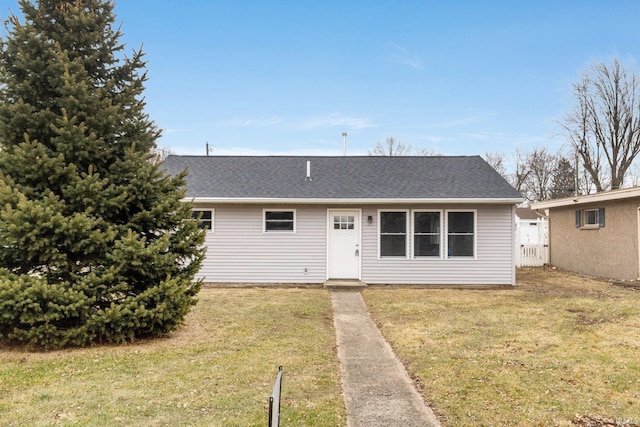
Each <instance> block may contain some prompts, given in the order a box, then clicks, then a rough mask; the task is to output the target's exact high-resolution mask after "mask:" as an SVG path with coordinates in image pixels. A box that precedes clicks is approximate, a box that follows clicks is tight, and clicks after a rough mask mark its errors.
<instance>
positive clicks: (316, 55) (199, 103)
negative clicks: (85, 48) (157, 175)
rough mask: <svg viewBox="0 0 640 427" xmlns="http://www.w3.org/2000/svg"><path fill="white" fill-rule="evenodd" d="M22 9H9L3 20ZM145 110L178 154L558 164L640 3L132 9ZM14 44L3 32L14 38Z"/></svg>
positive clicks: (130, 35) (122, 16) (119, 7)
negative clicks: (547, 155)
mask: <svg viewBox="0 0 640 427" xmlns="http://www.w3.org/2000/svg"><path fill="white" fill-rule="evenodd" d="M9 10H13V11H14V12H15V11H18V8H17V6H16V2H15V1H9V0H0V12H1V14H2V18H3V19H4V18H6V17H7V15H8V13H9ZM116 13H117V15H118V22H120V23H122V29H123V31H124V33H125V37H124V39H123V41H124V42H125V43H126V44H127V48H128V49H133V48H137V47H139V46H140V45H141V44H142V45H143V49H144V51H145V52H146V53H147V57H146V58H147V60H148V69H149V73H148V76H149V81H148V84H147V91H146V93H145V95H146V100H147V103H148V107H147V111H148V113H149V114H150V116H151V118H152V119H153V120H154V121H155V122H156V123H157V124H158V126H159V127H160V128H162V129H163V132H164V133H163V136H162V138H161V140H160V141H159V145H161V146H167V147H169V148H171V150H173V151H174V152H176V153H178V154H204V152H205V144H206V143H207V142H208V143H209V145H210V146H211V147H212V148H213V154H219V155H222V154H300V155H314V154H317V155H324V154H326V155H340V154H341V153H342V132H347V133H348V137H347V141H348V144H347V145H348V147H347V152H348V154H351V155H356V154H367V151H368V150H369V149H371V148H372V147H373V146H374V145H375V144H376V142H378V141H380V142H382V141H384V140H385V139H386V137H388V136H393V137H395V138H396V139H397V140H400V141H402V142H404V143H406V144H411V145H412V146H414V147H419V148H425V149H427V150H433V151H435V152H438V153H442V154H448V155H449V154H450V155H471V154H484V153H485V152H486V151H490V152H496V151H497V152H504V153H506V154H507V155H510V154H511V153H513V152H515V150H516V148H518V149H520V150H523V151H530V150H531V149H533V148H534V147H541V146H545V147H548V148H549V149H550V150H551V151H552V152H555V151H556V150H558V149H559V148H560V147H561V146H562V145H563V143H564V140H565V139H564V136H563V134H562V130H561V128H560V126H559V125H558V124H557V121H558V120H560V119H561V118H562V116H563V114H564V113H565V112H566V111H567V110H568V109H569V106H570V102H571V98H570V90H571V83H572V82H573V81H577V79H578V78H579V76H580V75H581V73H582V71H583V70H584V69H585V67H587V66H588V65H589V64H590V63H592V62H593V61H601V60H608V59H610V58H611V57H612V56H613V55H618V56H619V57H620V58H621V59H622V60H623V61H625V62H628V61H633V60H634V59H637V58H640V52H639V51H640V33H638V30H637V28H638V19H639V18H640V2H638V1H635V0H628V1H616V0H613V1H606V2H605V1H595V0H593V1H591V0H583V1H558V0H556V1H531V0H527V1H444V0H442V1H426V0H425V1H386V2H379V1H344V0H343V1H332V0H327V1H317V0H316V1H293V0H291V1H269V2H267V1H205V0H198V1H196V0H182V1H179V2H178V1H169V0H120V1H117V2H116ZM2 34H3V35H4V34H5V31H4V30H3V32H2Z"/></svg>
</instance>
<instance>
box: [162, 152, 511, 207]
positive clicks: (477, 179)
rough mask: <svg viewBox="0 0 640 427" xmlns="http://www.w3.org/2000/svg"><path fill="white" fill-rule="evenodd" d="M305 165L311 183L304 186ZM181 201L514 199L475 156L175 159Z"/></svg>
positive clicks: (172, 169)
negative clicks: (182, 176)
mask: <svg viewBox="0 0 640 427" xmlns="http://www.w3.org/2000/svg"><path fill="white" fill-rule="evenodd" d="M307 161H310V162H311V180H306V179H305V178H306V175H307ZM163 166H164V168H165V169H166V170H167V171H168V172H169V173H170V174H176V173H179V172H180V171H182V170H184V169H187V170H188V172H189V175H188V176H187V196H188V197H212V198H224V199H233V198H273V199H341V200H344V199H466V198H469V199H519V198H521V197H522V196H521V195H520V193H518V192H517V191H516V190H515V189H514V188H513V187H512V186H511V185H510V184H509V183H507V181H505V180H504V179H503V178H502V177H501V176H500V174H498V173H497V172H496V171H495V170H494V169H493V168H492V167H491V166H489V164H487V163H486V162H485V161H484V160H483V159H482V158H481V157H480V156H468V157H467V156H459V157H444V156H437V157H382V156H361V157H356V156H346V157H315V156H310V157H305V156H209V157H207V156H175V155H171V156H169V157H167V159H166V160H165V161H164V164H163Z"/></svg>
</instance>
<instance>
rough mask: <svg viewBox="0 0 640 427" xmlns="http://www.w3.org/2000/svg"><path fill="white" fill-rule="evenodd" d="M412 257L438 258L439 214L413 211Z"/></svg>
mask: <svg viewBox="0 0 640 427" xmlns="http://www.w3.org/2000/svg"><path fill="white" fill-rule="evenodd" d="M413 256H414V257H440V212H420V211H413Z"/></svg>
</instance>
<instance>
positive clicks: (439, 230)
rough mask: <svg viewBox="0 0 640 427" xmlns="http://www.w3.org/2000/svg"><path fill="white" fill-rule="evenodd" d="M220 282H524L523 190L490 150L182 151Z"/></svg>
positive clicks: (212, 271)
mask: <svg viewBox="0 0 640 427" xmlns="http://www.w3.org/2000/svg"><path fill="white" fill-rule="evenodd" d="M164 167H165V168H166V170H167V171H168V172H169V173H171V174H177V173H179V172H180V171H182V170H184V169H187V170H188V176H187V189H186V197H185V199H184V201H186V202H192V203H193V209H194V215H196V216H197V217H198V218H199V221H201V224H202V226H203V227H206V228H207V229H208V235H207V238H206V245H207V254H206V260H205V261H204V263H203V266H202V268H201V270H200V273H199V277H200V278H203V279H204V281H205V282H211V283H215V282H220V283H230V282H232V283H233V282H235V283H274V284H275V283H309V284H310V283H324V282H325V281H327V280H331V279H352V280H361V281H363V282H365V283H370V284H374V283H376V284H462V285H464V284H469V285H471V284H478V285H486V284H514V283H515V267H514V265H515V255H514V236H515V205H516V204H517V203H519V202H521V201H522V197H521V195H520V194H519V193H518V192H517V191H516V190H515V189H514V188H513V187H512V186H511V185H509V183H507V181H505V180H504V179H503V178H502V177H501V176H500V175H499V174H498V173H497V172H495V170H494V169H493V168H492V167H491V166H489V164H487V163H486V162H485V161H484V160H483V159H482V158H481V157H480V156H469V157H378V156H344V157H300V156H175V155H171V156H168V158H167V159H166V160H165V161H164Z"/></svg>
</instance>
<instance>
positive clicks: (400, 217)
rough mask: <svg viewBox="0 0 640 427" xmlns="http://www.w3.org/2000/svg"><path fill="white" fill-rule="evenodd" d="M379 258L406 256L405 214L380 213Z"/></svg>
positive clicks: (403, 212)
mask: <svg viewBox="0 0 640 427" xmlns="http://www.w3.org/2000/svg"><path fill="white" fill-rule="evenodd" d="M379 224H380V257H406V256H407V212H406V211H402V212H388V211H387V212H384V211H381V212H380V221H379Z"/></svg>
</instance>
